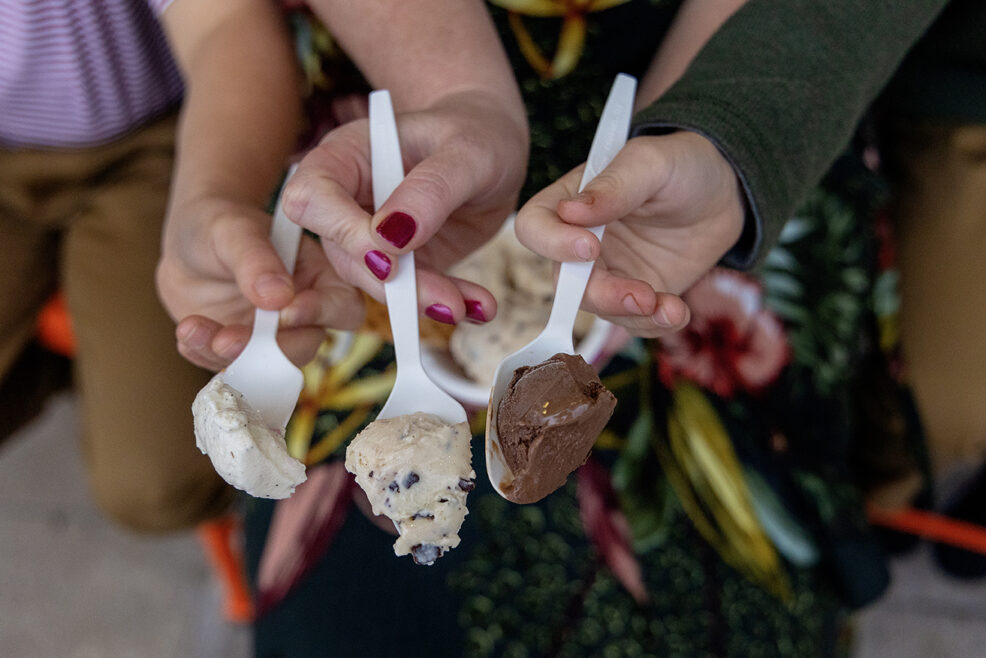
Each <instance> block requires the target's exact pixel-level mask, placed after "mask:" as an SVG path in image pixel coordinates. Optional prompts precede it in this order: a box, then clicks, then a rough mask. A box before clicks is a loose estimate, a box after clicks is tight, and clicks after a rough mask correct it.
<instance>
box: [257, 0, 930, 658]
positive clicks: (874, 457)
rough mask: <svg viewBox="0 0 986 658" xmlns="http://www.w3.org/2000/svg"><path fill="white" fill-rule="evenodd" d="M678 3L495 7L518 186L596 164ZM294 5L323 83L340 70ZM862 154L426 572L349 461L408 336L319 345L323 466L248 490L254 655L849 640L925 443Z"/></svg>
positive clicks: (300, 443) (504, 3)
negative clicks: (616, 79)
mask: <svg viewBox="0 0 986 658" xmlns="http://www.w3.org/2000/svg"><path fill="white" fill-rule="evenodd" d="M562 9H564V11H562ZM673 10H674V6H673V4H670V5H669V4H668V3H661V2H650V1H647V0H638V1H630V2H627V1H625V0H624V1H610V2H603V1H589V0H586V1H582V2H551V1H544V2H523V1H520V0H517V1H508V0H494V1H493V2H491V11H492V12H493V15H494V17H495V19H496V20H497V22H498V25H499V26H500V28H501V32H502V36H503V40H504V43H505V44H506V45H507V48H508V52H509V53H510V56H511V58H512V60H513V64H514V68H515V71H517V74H518V78H519V80H520V84H521V88H522V91H523V92H524V94H525V97H526V98H527V100H528V103H529V107H530V108H531V110H530V111H531V121H532V130H533V137H532V161H531V165H530V172H531V173H530V180H529V181H528V183H527V187H526V188H525V190H526V191H525V196H526V195H528V194H530V193H531V192H533V191H535V190H537V189H540V188H541V187H543V186H544V185H545V184H547V183H548V182H550V181H551V180H553V179H554V178H555V177H557V176H558V175H560V174H561V173H562V172H564V171H566V170H567V169H568V168H570V167H571V166H574V165H575V164H577V163H578V162H580V161H582V160H583V159H584V156H585V153H586V152H587V151H588V141H589V139H591V133H592V127H593V126H594V125H595V122H596V117H598V113H599V111H600V109H601V106H602V101H603V98H604V95H605V93H606V90H607V89H608V86H609V82H610V81H611V80H612V75H614V74H615V73H616V72H618V71H626V72H630V73H637V74H639V73H640V72H641V71H642V69H643V67H644V66H646V63H647V62H648V60H649V58H650V54H651V53H652V52H653V49H654V48H655V47H656V40H657V39H658V38H659V37H660V34H661V31H662V30H663V29H664V27H665V26H666V25H667V23H668V22H669V20H670V17H671V16H672V15H673ZM293 17H294V21H295V27H296V33H297V34H298V35H299V44H301V54H302V58H303V61H305V62H308V66H307V68H308V69H309V71H310V73H312V75H311V76H310V77H311V78H312V79H313V80H314V83H313V85H314V86H315V87H317V86H318V79H317V78H318V75H324V72H325V71H326V70H327V67H329V66H330V64H329V63H331V62H337V61H338V60H334V59H332V58H326V57H317V56H316V55H315V53H316V52H319V51H320V52H321V53H322V54H324V53H326V52H329V51H331V40H329V39H327V38H326V36H325V35H324V34H322V33H320V32H319V28H318V26H317V24H315V23H313V22H312V21H311V20H310V17H308V16H307V15H305V14H304V13H300V14H299V13H296V14H293ZM655 26H656V28H655ZM642 28H648V29H642ZM641 32H645V33H646V34H647V35H648V36H647V37H646V38H643V37H640V35H639V34H638V33H641ZM634 35H636V36H634ZM320 43H321V44H322V46H321V47H318V44H320ZM546 53H547V54H546ZM331 66H335V64H331ZM341 70H343V69H332V71H333V72H334V75H330V76H327V77H325V78H323V86H330V87H331V89H329V91H331V92H332V94H334V95H336V96H337V95H338V94H339V93H341V92H342V91H344V90H341V89H340V88H339V81H340V80H354V79H355V78H350V77H347V76H348V75H349V73H347V74H345V75H344V74H341V73H340V71H341ZM347 70H348V69H347ZM350 73H351V71H350ZM329 80H331V81H332V82H331V84H330V83H329V82H328V81H329ZM862 162H863V161H862V158H861V157H859V156H858V154H853V153H849V152H847V154H846V155H845V156H844V157H843V158H841V159H840V160H839V161H838V162H837V163H836V164H835V165H834V166H833V168H832V170H831V171H830V173H829V175H828V176H827V177H826V179H825V180H824V181H823V183H822V184H821V185H820V186H819V187H818V189H817V190H816V192H815V193H814V194H813V195H812V197H811V198H810V199H808V201H807V202H806V203H805V204H804V205H803V206H802V208H801V209H800V210H799V212H798V213H797V214H796V215H795V216H794V217H792V218H791V220H790V221H789V222H788V223H787V225H786V227H785V229H784V231H783V233H782V235H781V238H780V241H779V243H778V244H777V245H776V246H774V247H773V249H772V250H771V251H770V252H769V253H768V254H767V256H766V258H765V259H764V261H763V266H762V267H761V268H760V269H759V270H757V271H756V272H738V271H733V270H728V269H725V268H717V269H715V270H713V271H712V272H710V273H709V274H708V275H707V276H706V277H705V278H704V279H702V280H701V281H699V282H698V283H697V284H696V285H695V286H694V287H693V288H692V289H691V290H689V291H688V292H687V293H686V295H685V297H686V301H687V302H688V304H689V306H690V308H691V309H692V316H693V317H692V321H691V323H690V324H689V326H688V327H687V328H686V329H685V330H683V331H682V332H680V333H679V334H677V335H675V336H673V337H669V338H666V339H662V340H639V339H632V340H626V338H625V336H624V335H622V334H620V333H618V332H616V333H614V336H613V340H612V341H611V345H610V349H609V350H608V351H607V353H606V354H605V355H604V356H603V358H602V359H601V361H600V362H599V363H598V364H597V365H599V366H600V367H601V368H602V373H601V374H602V378H603V381H604V383H605V384H606V386H607V387H608V388H610V390H612V391H613V392H614V393H615V394H616V396H617V398H618V400H619V404H618V407H617V410H616V413H615V415H614V417H613V419H612V421H611V423H610V425H609V427H608V428H607V429H606V430H605V431H604V432H603V434H602V435H601V436H600V437H599V440H598V441H597V444H596V446H595V447H594V449H593V452H592V454H591V456H590V459H589V460H588V461H587V463H586V464H585V465H584V466H583V467H582V468H581V469H579V470H578V471H577V472H576V474H574V475H573V476H572V477H570V479H569V482H568V484H567V485H566V486H565V487H564V488H563V489H561V490H559V491H558V492H556V493H554V494H552V495H551V496H549V497H548V498H547V499H545V500H543V501H541V502H540V503H538V504H535V505H523V506H520V505H513V504H511V503H508V502H507V501H505V500H503V499H502V498H500V497H499V496H498V495H497V494H496V493H495V492H494V491H493V490H492V488H491V487H490V486H489V483H488V482H485V478H483V477H481V478H480V482H479V486H477V489H476V490H475V491H473V492H472V493H471V494H470V496H469V508H470V514H469V516H468V517H467V518H466V522H465V525H464V526H463V528H462V532H461V536H462V543H461V545H460V546H459V547H458V548H456V549H455V550H453V551H451V552H450V553H448V554H447V555H446V556H444V557H443V558H442V559H441V560H439V561H438V562H437V563H436V564H435V565H434V566H431V567H419V566H416V565H414V564H413V563H412V562H411V561H410V560H407V559H398V558H396V557H394V555H393V551H392V547H391V546H392V543H393V534H392V529H391V528H388V527H387V524H381V523H380V522H379V520H377V519H374V518H373V517H372V515H370V514H369V512H368V510H367V509H366V504H365V502H363V501H362V498H361V496H360V495H359V491H358V489H357V488H356V487H355V484H354V483H353V481H352V479H351V476H349V474H347V473H346V472H345V470H344V468H343V466H342V461H343V459H344V455H345V448H346V444H347V442H348V441H349V439H351V438H352V437H353V436H354V435H355V434H356V433H357V432H358V431H359V430H360V429H362V427H364V426H365V425H366V424H367V423H368V422H370V421H371V420H372V419H373V418H374V417H375V415H376V413H377V411H378V410H379V408H380V406H381V404H382V402H383V400H385V399H386V396H387V394H388V392H389V387H390V385H391V384H392V382H393V365H392V357H393V352H392V348H391V347H390V346H389V345H388V344H387V342H386V340H385V338H383V337H381V336H380V335H378V334H377V333H375V332H372V331H364V332H361V333H358V334H357V335H355V336H346V337H342V338H340V337H338V336H337V337H336V338H335V339H334V340H331V341H327V342H326V345H325V346H324V349H323V350H322V351H321V352H320V355H319V357H318V358H317V359H316V360H315V361H314V362H313V363H311V364H309V366H308V367H307V368H306V369H305V375H306V389H305V392H304V393H303V395H302V402H301V404H300V405H299V409H298V411H297V412H296V415H295V417H294V418H293V419H292V422H291V425H289V428H288V434H289V449H291V450H292V451H293V452H294V453H295V454H296V455H299V456H302V457H303V458H304V459H305V460H306V462H307V463H308V464H309V477H310V481H309V482H308V483H306V484H305V485H304V486H303V487H302V488H299V491H298V493H297V494H296V495H295V496H294V497H293V498H291V499H288V500H286V501H280V502H277V503H274V502H272V501H264V500H256V499H250V500H247V501H245V502H244V505H245V510H246V515H247V525H246V529H247V534H246V545H247V551H248V556H249V561H250V569H251V573H252V574H253V577H254V582H255V586H256V590H257V594H258V599H257V605H258V618H257V621H256V624H255V637H256V650H257V655H258V656H308V655H311V656H322V655H332V656H377V655H381V656H382V655H401V656H709V655H714V656H744V657H745V656H798V657H802V656H816V655H817V656H823V655H824V656H831V655H841V654H844V653H845V652H846V650H847V646H848V638H849V635H848V634H849V631H850V630H851V625H850V624H847V620H848V619H849V615H850V613H851V611H852V610H853V609H856V608H858V607H860V606H862V605H863V604H865V603H867V602H869V601H871V600H873V599H874V598H875V597H877V596H878V595H879V594H880V593H881V592H882V591H883V589H884V588H885V587H886V585H887V582H888V572H887V568H886V563H885V560H884V556H883V553H882V550H881V548H880V545H879V543H878V542H877V541H876V539H875V538H874V536H873V534H872V532H871V530H870V528H869V526H868V525H867V522H866V519H865V515H864V511H863V505H862V500H863V495H862V494H863V493H865V490H864V488H865V487H867V486H871V485H873V484H874V483H875V482H876V481H877V480H878V479H879V477H881V473H879V472H878V471H877V469H876V468H874V464H881V463H884V460H882V458H881V457H880V453H881V450H883V449H884V448H885V447H886V446H888V445H890V446H911V445H917V444H919V443H920V436H919V434H918V432H917V424H916V422H915V418H914V414H913V411H912V406H911V405H910V403H909V398H908V395H907V390H906V388H905V387H904V386H903V384H902V383H901V382H900V381H899V367H898V365H897V363H898V361H897V355H896V352H895V345H896V341H895V325H894V314H895V311H896V308H897V299H896V290H895V274H894V270H893V254H892V242H891V240H890V236H889V231H888V228H887V226H886V222H885V221H883V220H882V215H881V209H882V207H883V205H884V203H885V201H886V199H885V192H884V188H883V184H882V181H881V180H880V178H879V177H878V176H877V175H876V174H874V173H873V172H872V171H870V170H869V169H868V168H867V167H865V166H864V165H863V164H862ZM483 415H484V412H483V411H477V412H476V413H474V414H473V417H472V422H473V427H474V429H475V430H476V436H475V438H474V445H473V455H474V463H473V466H474V468H475V470H476V472H477V473H480V474H482V473H484V472H485V464H484V463H483V462H482V458H483V448H482V432H483V427H484V422H485V421H484V417H483ZM905 452H906V451H905ZM908 454H910V453H908ZM882 475H884V476H886V477H890V476H891V475H892V474H889V475H888V474H882Z"/></svg>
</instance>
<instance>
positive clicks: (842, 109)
mask: <svg viewBox="0 0 986 658" xmlns="http://www.w3.org/2000/svg"><path fill="white" fill-rule="evenodd" d="M945 4H946V0H908V1H907V2H900V0H750V2H748V3H747V4H746V5H745V6H744V7H743V8H742V9H740V10H739V11H738V12H737V13H736V14H735V15H734V16H733V17H732V18H731V19H730V20H729V21H727V22H726V24H725V25H723V27H722V28H721V29H720V30H719V32H718V33H717V34H716V35H715V36H714V37H713V38H712V39H711V40H710V41H709V43H708V44H707V45H706V47H705V48H704V49H703V50H702V51H701V52H700V53H699V54H698V56H697V57H696V59H695V61H694V62H693V63H692V65H691V66H690V67H689V69H688V71H687V72H686V73H685V75H684V76H683V77H682V78H681V80H679V81H678V83H677V84H676V85H675V86H673V87H672V88H671V89H669V90H668V92H667V93H665V94H664V95H663V96H662V97H661V98H660V99H658V100H657V101H656V102H655V103H653V104H652V105H650V106H649V107H647V108H646V109H644V110H643V111H641V112H640V113H639V114H638V116H637V117H635V120H634V128H633V134H634V135H640V134H653V133H660V132H667V131H669V130H672V129H687V130H693V131H695V132H698V133H700V134H702V135H704V136H706V137H707V138H708V139H710V140H711V141H712V142H713V143H714V144H716V145H717V146H718V148H719V149H720V150H721V151H722V153H723V154H724V155H725V156H726V158H727V159H728V160H729V161H730V162H731V163H732V165H733V166H734V168H735V169H736V172H737V174H738V176H739V178H740V181H741V183H742V185H743V188H744V189H745V191H746V195H747V202H748V204H749V205H748V208H749V210H748V219H747V229H746V231H745V232H744V236H743V237H742V238H741V240H740V242H739V243H738V244H737V246H736V247H735V248H734V249H733V250H732V251H731V252H730V254H728V255H727V259H726V260H727V262H728V264H730V265H733V266H736V267H750V266H752V265H753V264H754V263H755V262H756V260H757V258H758V257H759V255H760V254H761V252H762V251H765V250H766V249H767V248H769V246H770V245H771V244H772V243H773V241H774V239H776V236H777V234H778V233H779V231H780V229H781V226H782V225H783V223H784V222H785V221H786V220H787V219H788V217H789V216H790V215H791V213H793V212H794V210H795V208H796V207H797V205H798V203H799V202H800V201H801V200H802V198H803V196H804V195H805V194H806V193H807V192H808V191H809V190H810V189H811V188H812V187H813V186H814V185H815V184H816V183H817V182H818V180H819V179H820V178H821V176H822V175H823V174H824V173H825V170H826V169H827V167H828V166H829V165H830V164H831V162H832V161H833V160H834V159H835V157H836V156H837V155H838V154H839V152H840V151H841V150H842V149H843V148H845V146H846V145H847V144H848V142H849V139H850V137H851V135H852V131H853V129H854V127H855V124H856V122H857V121H858V120H859V118H860V117H861V116H862V114H863V113H864V112H865V110H866V108H867V106H868V105H869V103H870V102H871V101H872V100H873V99H874V98H875V97H876V96H877V94H878V93H879V91H880V89H881V88H882V87H883V86H884V85H885V84H886V82H887V81H888V79H889V78H890V77H891V76H892V75H893V72H894V70H895V69H896V68H897V66H898V64H899V63H900V61H901V59H902V58H903V57H904V55H905V54H906V52H907V50H908V48H909V47H910V46H911V45H912V44H913V43H914V42H916V41H917V40H918V38H919V37H920V36H921V34H922V33H923V32H924V30H925V29H927V27H928V25H930V23H931V22H932V20H933V19H934V17H935V15H936V14H937V13H938V12H939V11H940V10H941V8H942V7H943V6H944V5H945Z"/></svg>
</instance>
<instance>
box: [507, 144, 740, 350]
mask: <svg viewBox="0 0 986 658" xmlns="http://www.w3.org/2000/svg"><path fill="white" fill-rule="evenodd" d="M582 169H583V166H580V167H578V168H576V169H574V170H572V171H570V172H569V173H567V174H565V175H564V176H563V177H562V178H560V179H559V180H557V181H555V182H554V183H552V184H551V185H549V186H548V187H546V188H545V189H543V190H541V191H540V192H539V193H538V194H536V195H535V196H534V197H532V198H531V200H530V201H528V202H527V203H526V204H524V207H523V208H521V209H520V211H519V212H518V213H517V219H516V224H515V227H516V231H517V237H518V238H519V239H520V241H521V242H522V243H523V244H524V245H526V246H527V247H528V248H529V249H531V250H533V251H535V252H536V253H539V254H541V255H543V256H545V257H547V258H550V259H552V260H555V261H572V260H583V261H585V260H594V259H595V260H596V264H595V266H594V268H593V272H592V276H591V277H590V279H589V284H588V286H587V287H586V293H585V297H584V298H583V300H582V308H584V309H586V310H587V311H590V312H593V313H596V314H597V315H599V316H601V317H603V318H605V319H607V320H609V321H611V322H614V323H616V324H619V325H622V326H624V327H626V328H627V329H628V330H629V331H630V333H632V334H634V335H637V336H642V337H648V338H653V337H658V336H661V335H666V334H669V333H672V332H674V331H677V330H679V329H681V328H683V327H684V326H685V325H686V324H687V323H688V319H689V311H688V307H687V306H686V305H685V303H684V302H683V301H682V299H681V298H680V297H679V296H678V295H680V294H681V293H682V292H684V291H685V290H687V289H688V288H689V287H690V286H691V285H692V284H693V283H695V282H696V281H697V280H698V279H699V278H701V276H702V275H703V274H705V273H706V272H708V271H709V270H710V269H711V268H712V267H714V266H715V264H716V263H717V262H718V261H719V259H720V258H721V257H722V256H723V255H724V254H725V253H726V252H727V251H728V250H729V249H730V247H732V246H733V245H734V244H735V243H736V241H737V240H738V239H739V237H740V235H741V233H742V230H743V221H744V205H743V194H742V192H741V190H740V186H739V182H738V180H737V177H736V174H735V173H734V171H733V168H732V166H731V165H730V164H729V162H728V161H727V160H726V159H725V157H724V156H723V155H722V154H721V153H720V152H719V151H718V149H716V147H715V146H714V145H713V144H712V143H711V142H709V141H708V140H707V139H705V138H704V137H702V136H701V135H698V134H697V133H692V132H688V131H679V132H674V133H671V134H668V135H661V136H644V137H635V138H633V139H631V140H629V141H628V142H627V144H626V146H625V147H624V148H623V149H622V150H621V151H620V152H619V153H618V154H617V156H616V158H614V160H613V162H612V163H611V164H610V165H609V166H608V167H607V168H606V169H605V170H603V171H602V172H601V173H600V174H599V175H598V176H596V178H594V179H593V180H592V182H591V183H590V184H589V185H587V186H586V187H585V189H584V190H583V191H582V192H581V193H578V192H577V190H578V185H579V182H580V178H581V174H582ZM603 224H605V225H606V232H605V233H604V235H603V240H602V244H600V242H599V240H597V239H596V237H595V236H594V235H593V234H592V233H590V232H589V231H587V230H586V229H585V228H583V227H587V226H599V225H603Z"/></svg>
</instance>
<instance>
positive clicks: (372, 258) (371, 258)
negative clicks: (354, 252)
mask: <svg viewBox="0 0 986 658" xmlns="http://www.w3.org/2000/svg"><path fill="white" fill-rule="evenodd" d="M363 262H364V263H366V266H367V267H369V268H370V271H371V272H373V276H375V277H377V278H378V279H380V280H381V281H383V280H384V279H386V278H387V275H388V274H390V267H391V265H390V259H389V258H387V254H385V253H383V252H382V251H376V250H373V251H368V252H366V255H365V256H363Z"/></svg>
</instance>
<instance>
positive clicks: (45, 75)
mask: <svg viewBox="0 0 986 658" xmlns="http://www.w3.org/2000/svg"><path fill="white" fill-rule="evenodd" d="M170 1H171V0H0V146H4V147H7V148H17V147H32V146H35V147H67V148H71V147H82V146H91V145H96V144H101V143H105V142H108V141H111V140H112V139H114V138H116V137H119V136H121V135H123V134H124V133H126V132H128V131H130V130H132V129H134V128H136V127H138V126H140V125H141V124H142V123H144V122H145V121H147V120H149V119H151V118H153V117H155V116H157V115H160V114H162V113H164V112H165V111H167V110H168V109H169V108H171V107H174V106H175V105H176V104H177V103H178V102H179V100H180V98H181V94H182V82H181V76H180V74H179V72H178V69H177V67H176V66H175V63H174V61H173V60H172V58H171V54H170V51H169V49H168V43H167V40H166V39H165V36H164V32H163V31H162V29H161V25H160V24H159V23H158V20H157V15H158V14H160V13H161V12H162V11H164V7H165V6H167V4H168V3H169V2H170ZM209 1H216V0H209ZM220 1H221V0H220Z"/></svg>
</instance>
